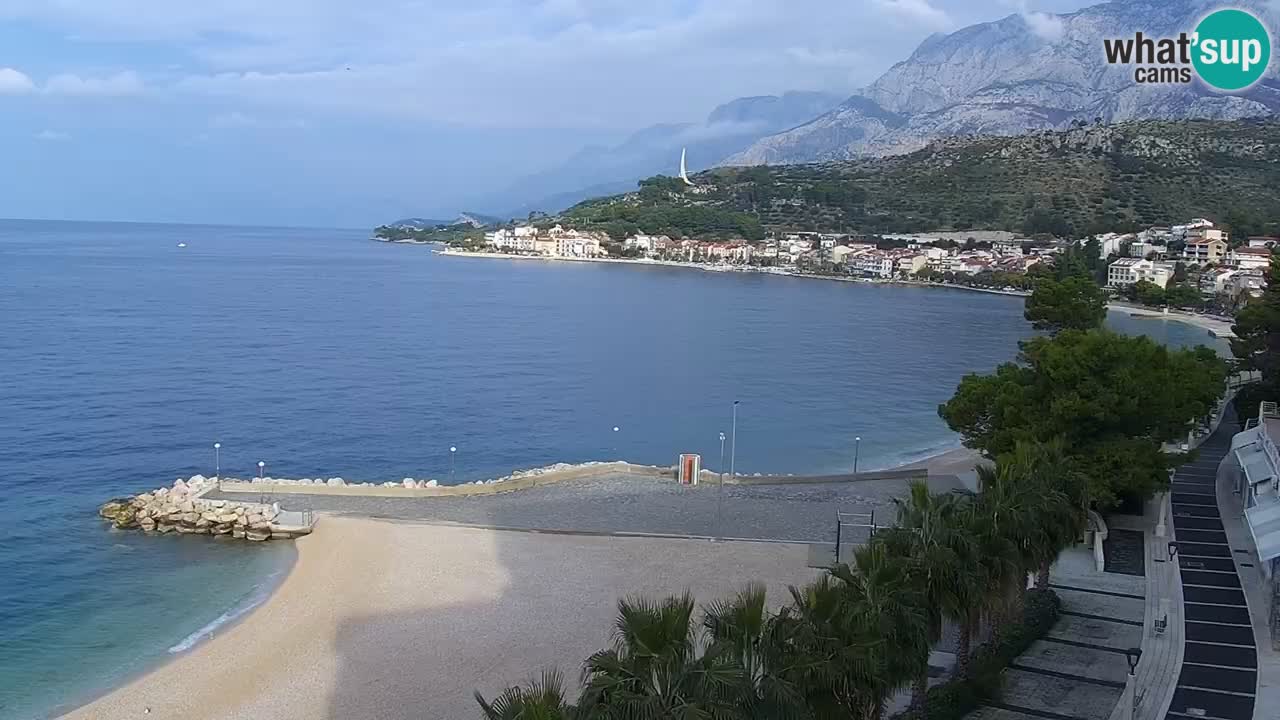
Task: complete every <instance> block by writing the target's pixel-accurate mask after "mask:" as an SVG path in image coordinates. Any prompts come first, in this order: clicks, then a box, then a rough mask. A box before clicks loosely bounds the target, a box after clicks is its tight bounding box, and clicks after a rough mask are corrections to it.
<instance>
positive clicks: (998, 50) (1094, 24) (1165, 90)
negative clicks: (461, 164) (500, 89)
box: [473, 0, 1280, 217]
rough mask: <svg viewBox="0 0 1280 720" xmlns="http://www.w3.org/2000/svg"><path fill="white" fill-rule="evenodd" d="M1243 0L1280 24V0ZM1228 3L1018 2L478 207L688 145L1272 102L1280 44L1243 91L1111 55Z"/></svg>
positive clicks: (830, 154)
mask: <svg viewBox="0 0 1280 720" xmlns="http://www.w3.org/2000/svg"><path fill="white" fill-rule="evenodd" d="M1234 5H1235V6H1237V7H1241V8H1244V9H1247V10H1251V11H1253V12H1254V13H1256V14H1258V15H1259V16H1260V17H1262V18H1263V20H1264V22H1266V23H1267V24H1268V25H1269V26H1270V27H1280V4H1276V3H1273V2H1271V1H1270V0H1239V1H1238V2H1235V3H1234ZM1220 6H1221V4H1220V3H1218V2H1214V0H1113V1H1112V2H1107V3H1103V4H1100V5H1094V6H1091V7H1087V8H1084V9H1082V10H1079V11H1076V12H1073V13H1067V14H1061V15H1050V14H1045V13H1015V14H1012V15H1009V16H1007V17H1005V18H1003V19H1001V20H996V21H993V22H986V23H979V24H976V25H971V26H968V27H965V28H962V29H960V30H957V31H955V32H952V33H949V34H937V33H935V34H934V35H932V36H930V37H928V38H926V39H925V40H924V41H923V42H922V43H921V44H920V45H919V47H917V48H916V49H915V51H914V52H913V53H912V54H911V55H910V56H909V57H908V58H906V59H905V60H903V61H901V62H899V63H897V64H896V65H894V66H893V67H891V68H890V69H889V70H888V71H886V72H885V73H884V74H883V75H881V76H880V77H879V78H878V79H877V80H876V81H875V82H873V83H871V84H870V85H868V86H867V87H866V88H863V89H861V90H859V91H858V92H857V93H856V94H854V95H852V96H850V97H847V98H843V99H841V98H840V97H838V96H834V95H831V94H828V93H820V92H789V93H784V94H782V95H778V96H760V97H748V98H739V99H737V100H733V101H731V102H729V103H726V104H724V105H721V106H719V107H717V108H716V109H715V110H714V111H712V112H711V114H710V115H708V116H707V118H706V119H705V120H703V121H702V122H699V123H681V124H668V125H655V126H652V127H649V128H645V129H644V130H640V131H639V132H636V133H635V134H633V135H632V136H631V137H629V138H628V139H627V140H626V141H624V142H622V143H620V144H618V145H616V146H613V147H603V146H593V147H587V148H584V149H583V150H581V151H580V152H578V153H577V154H575V155H573V156H572V157H570V158H569V159H568V160H566V161H565V162H564V163H563V164H561V165H560V166H558V167H555V168H551V169H549V170H546V171H544V172H541V173H537V174H535V175H531V176H529V177H526V178H524V179H522V180H520V181H518V182H516V183H513V184H512V185H511V186H509V187H507V188H505V189H504V190H503V191H501V192H499V193H495V194H494V195H492V196H490V197H488V198H486V199H484V200H482V201H479V202H477V203H475V204H474V205H473V206H477V207H481V208H484V209H485V210H486V211H487V212H490V213H491V214H494V215H500V216H502V217H524V216H525V215H527V214H528V213H529V212H530V211H532V210H539V211H546V212H557V211H559V210H562V209H564V208H566V207H569V206H571V205H573V204H574V203H576V202H579V201H581V200H584V199H587V198H591V197H597V196H602V195H610V194H615V193H621V192H627V191H629V190H633V189H635V187H636V182H637V181H638V180H640V179H641V178H645V177H649V176H652V175H655V174H659V173H661V174H667V175H674V174H675V173H676V171H677V168H678V163H679V159H678V158H679V153H680V149H681V148H682V147H687V148H688V158H689V163H688V164H689V169H690V171H691V172H693V171H696V170H701V169H705V168H710V167H715V166H740V165H780V164H794V163H809V162H822V161H833V160H850V159H857V158H864V157H882V156H887V155H899V154H904V153H909V152H912V151H914V150H918V149H920V148H922V147H924V146H925V145H926V144H928V143H929V142H930V141H931V140H934V139H937V138H944V137H953V136H965V135H1018V134H1022V133H1027V132H1030V131H1036V130H1060V129H1065V128H1069V127H1072V126H1074V125H1077V124H1079V123H1080V122H1086V123H1090V124H1095V123H1097V122H1099V121H1100V122H1102V123H1118V122H1126V121H1135V120H1185V119H1217V120H1235V119H1241V118H1250V117H1263V116H1271V115H1274V114H1275V113H1276V112H1277V111H1278V110H1280V79H1277V78H1278V74H1277V71H1276V68H1277V61H1276V60H1275V59H1274V57H1273V60H1272V63H1271V67H1270V69H1269V70H1268V72H1267V74H1266V76H1265V77H1264V79H1263V80H1262V81H1261V82H1259V83H1258V84H1257V85H1255V86H1254V87H1253V88H1252V89H1251V90H1250V91H1248V92H1246V93H1243V94H1240V95H1222V94H1217V93H1214V92H1213V91H1211V90H1209V89H1208V88H1206V87H1204V86H1202V85H1200V84H1199V83H1198V82H1195V83H1192V84H1190V85H1142V84H1138V83H1135V82H1134V79H1133V73H1132V68H1130V67H1128V66H1109V65H1107V63H1106V61H1105V57H1104V53H1103V42H1102V41H1103V39H1104V38H1110V37H1132V36H1133V33H1135V32H1136V31H1139V30H1141V31H1142V32H1143V33H1145V34H1147V35H1148V36H1153V37H1169V36H1175V35H1177V34H1178V33H1179V32H1183V31H1191V30H1192V29H1194V27H1195V25H1196V24H1197V22H1198V21H1199V19H1200V18H1201V17H1203V16H1204V15H1205V14H1206V13H1208V12H1209V11H1211V10H1213V9H1217V8H1218V7H1220Z"/></svg>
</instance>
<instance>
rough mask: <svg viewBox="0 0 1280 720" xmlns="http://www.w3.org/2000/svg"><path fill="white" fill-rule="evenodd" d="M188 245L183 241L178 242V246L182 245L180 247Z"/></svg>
mask: <svg viewBox="0 0 1280 720" xmlns="http://www.w3.org/2000/svg"><path fill="white" fill-rule="evenodd" d="M186 246H187V244H186V243H181V242H180V243H178V247H180V248H184V247H186Z"/></svg>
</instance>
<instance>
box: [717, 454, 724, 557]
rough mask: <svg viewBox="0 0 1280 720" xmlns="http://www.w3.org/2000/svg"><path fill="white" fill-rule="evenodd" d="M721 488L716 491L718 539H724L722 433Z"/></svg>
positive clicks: (721, 457)
mask: <svg viewBox="0 0 1280 720" xmlns="http://www.w3.org/2000/svg"><path fill="white" fill-rule="evenodd" d="M717 467H719V468H720V487H719V489H717V490H716V537H717V538H722V537H724V525H723V524H722V523H723V520H722V519H721V518H723V512H724V433H720V464H719V465H718V466H717Z"/></svg>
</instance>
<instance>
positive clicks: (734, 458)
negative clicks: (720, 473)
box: [729, 400, 738, 480]
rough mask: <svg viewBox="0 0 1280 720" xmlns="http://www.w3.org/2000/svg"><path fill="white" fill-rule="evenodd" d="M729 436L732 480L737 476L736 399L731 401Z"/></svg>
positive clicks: (730, 477)
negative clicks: (731, 423) (731, 419)
mask: <svg viewBox="0 0 1280 720" xmlns="http://www.w3.org/2000/svg"><path fill="white" fill-rule="evenodd" d="M729 432H730V436H729V479H730V480H733V479H734V478H736V477H738V473H737V472H736V470H735V463H736V461H737V459H738V401H737V400H734V401H733V427H732V428H731V429H730V431H729Z"/></svg>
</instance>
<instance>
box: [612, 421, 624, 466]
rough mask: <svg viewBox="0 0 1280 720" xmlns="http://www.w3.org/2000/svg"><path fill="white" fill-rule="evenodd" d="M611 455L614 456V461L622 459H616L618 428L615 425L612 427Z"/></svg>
mask: <svg viewBox="0 0 1280 720" xmlns="http://www.w3.org/2000/svg"><path fill="white" fill-rule="evenodd" d="M613 454H614V456H615V457H614V459H615V460H621V459H622V458H620V457H617V454H618V426H617V425H614V426H613Z"/></svg>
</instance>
